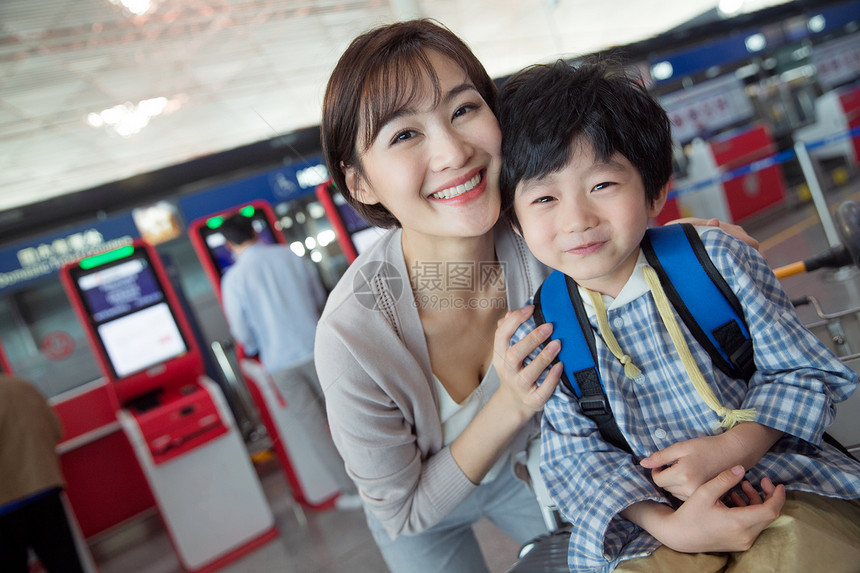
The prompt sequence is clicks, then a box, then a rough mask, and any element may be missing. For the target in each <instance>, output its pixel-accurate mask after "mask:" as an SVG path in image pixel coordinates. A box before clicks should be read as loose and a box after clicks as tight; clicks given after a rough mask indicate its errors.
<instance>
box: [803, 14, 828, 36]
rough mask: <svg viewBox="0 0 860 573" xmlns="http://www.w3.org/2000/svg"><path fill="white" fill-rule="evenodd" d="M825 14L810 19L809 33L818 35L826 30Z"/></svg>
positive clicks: (807, 25) (808, 24)
mask: <svg viewBox="0 0 860 573" xmlns="http://www.w3.org/2000/svg"><path fill="white" fill-rule="evenodd" d="M825 23H826V22H825V20H824V14H818V15H817V16H813V17H812V18H810V19H809V23H807V24H806V27H807V28H809V31H810V32H812V33H813V34H816V33H818V32H820V31H822V30H823V29H824V24H825Z"/></svg>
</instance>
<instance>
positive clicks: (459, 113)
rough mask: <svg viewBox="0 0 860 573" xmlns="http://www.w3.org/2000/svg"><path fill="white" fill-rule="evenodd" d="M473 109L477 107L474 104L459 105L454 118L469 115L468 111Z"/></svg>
mask: <svg viewBox="0 0 860 573" xmlns="http://www.w3.org/2000/svg"><path fill="white" fill-rule="evenodd" d="M475 109H478V106H477V105H475V104H471V103H467V104H465V105H461V106H460V107H458V108H457V110H456V111H455V112H454V117H460V116H462V115H466V114H467V113H469V112H470V111H473V110H475Z"/></svg>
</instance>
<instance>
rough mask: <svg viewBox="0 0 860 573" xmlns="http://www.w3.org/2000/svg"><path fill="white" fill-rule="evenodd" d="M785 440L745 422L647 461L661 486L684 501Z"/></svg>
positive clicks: (645, 464)
mask: <svg viewBox="0 0 860 573" xmlns="http://www.w3.org/2000/svg"><path fill="white" fill-rule="evenodd" d="M780 437H782V432H780V431H779V430H775V429H773V428H769V427H767V426H763V425H761V424H759V423H757V422H743V423H740V424H738V425H737V426H735V427H734V428H732V429H731V430H729V431H727V432H724V433H722V434H718V435H716V436H705V437H702V438H693V439H691V440H684V441H682V442H678V443H676V444H673V445H671V446H669V447H668V448H665V449H663V450H660V451H658V452H655V453H653V454H651V455H650V456H648V457H647V458H644V459H643V460H642V461H640V462H639V464H640V465H641V466H642V467H644V468H648V469H650V470H651V478H652V479H653V480H654V483H655V484H656V485H658V486H659V487H661V488H663V489H665V490H666V491H668V492H669V493H671V494H672V495H673V496H675V497H677V498H678V499H680V500H682V501H683V500H685V499H687V498H689V497H690V495H692V493H693V492H694V491H696V489H697V488H699V487H700V486H701V485H702V484H704V483H705V482H706V481H708V480H709V479H711V478H713V477H714V476H716V475H717V474H718V473H720V472H721V471H723V470H724V469H726V468H730V467H732V466H734V465H738V464H740V465H742V466H744V467H747V468H751V467H753V466H755V465H756V464H757V463H758V462H759V460H760V459H761V458H762V456H763V455H764V454H765V453H767V451H768V450H770V448H771V447H773V445H774V444H775V443H776V442H777V440H779V438H780Z"/></svg>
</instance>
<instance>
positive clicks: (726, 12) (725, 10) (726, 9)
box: [717, 0, 744, 16]
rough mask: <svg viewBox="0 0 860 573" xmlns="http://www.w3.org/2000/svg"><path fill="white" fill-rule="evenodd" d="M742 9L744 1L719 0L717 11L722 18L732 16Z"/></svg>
mask: <svg viewBox="0 0 860 573" xmlns="http://www.w3.org/2000/svg"><path fill="white" fill-rule="evenodd" d="M743 7H744V0H720V3H719V4H718V5H717V9H718V10H719V11H720V13H721V14H722V15H723V16H734V15H735V14H737V13H738V12H740V11H741V8H743Z"/></svg>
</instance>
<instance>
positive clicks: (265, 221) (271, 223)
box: [189, 202, 340, 510]
mask: <svg viewBox="0 0 860 573" xmlns="http://www.w3.org/2000/svg"><path fill="white" fill-rule="evenodd" d="M237 211H238V212H240V213H241V214H243V215H244V216H246V217H248V218H250V219H251V221H252V224H253V226H254V229H255V230H256V231H257V236H258V238H259V240H261V241H263V242H265V243H269V244H273V243H276V242H277V243H285V240H284V237H283V235H282V234H281V233H280V232H278V231H276V229H275V220H274V214H273V212H272V210H271V207H269V205H268V204H267V203H265V202H254V203H251V204H246V205H244V206H242V207H241V208H239V209H232V210H229V211H225V212H221V213H216V214H213V215H211V216H209V217H205V218H202V219H198V220H196V221H194V222H193V223H191V225H190V226H189V234H190V236H191V243H192V245H193V246H194V250H195V251H196V253H197V256H198V257H199V259H200V262H201V264H202V265H203V268H204V270H205V271H206V275H207V276H208V277H209V280H210V281H211V282H212V286H213V288H214V289H215V292H216V293H217V295H218V300H221V277H223V276H224V273H225V272H226V271H227V269H228V268H229V267H230V266H231V265H232V264H233V263H234V258H233V254H232V253H231V251H230V250H229V249H227V247H226V241H225V239H224V235H223V234H222V233H221V231H220V230H219V227H220V226H221V224H222V223H223V221H224V218H225V217H226V216H229V215H232V214H233V213H235V212H237ZM284 328H289V325H286V324H285V325H284ZM236 354H237V358H238V361H239V367H240V370H241V371H242V374H243V376H244V378H245V380H246V382H247V383H248V390H249V392H250V394H251V397H252V398H253V400H254V403H255V404H256V406H257V409H258V410H259V412H260V418H261V419H262V421H263V424H264V426H265V427H266V431H267V432H268V434H269V436H270V438H271V440H272V446H273V448H274V450H275V453H276V454H277V456H278V460H279V461H280V463H281V467H282V468H283V469H284V474H285V475H286V478H287V481H288V482H289V484H290V487H291V489H292V492H293V498H294V499H295V500H296V501H297V502H298V503H300V504H302V505H304V506H306V507H309V508H312V509H316V510H323V509H330V508H331V507H332V506H333V505H334V502H335V500H336V498H337V496H338V494H339V493H340V489H339V487H338V485H337V482H336V481H335V479H334V478H333V477H332V476H331V475H330V473H329V471H328V470H326V468H325V466H324V465H323V464H322V462H321V461H320V458H319V456H318V455H317V454H316V452H315V451H314V449H313V448H312V446H311V442H310V441H309V440H308V439H307V436H306V435H305V434H304V428H302V427H301V426H300V425H298V424H297V423H296V422H295V421H294V419H293V416H291V411H290V404H288V403H287V402H286V401H285V400H284V398H283V396H282V395H281V393H280V392H279V391H278V387H277V386H276V385H275V383H274V381H273V380H272V378H271V377H270V376H269V375H268V373H267V372H266V371H265V370H264V369H263V366H262V364H260V362H259V360H257V359H256V358H253V357H249V356H246V355H245V353H244V350H243V349H242V348H241V346H240V345H238V344H237V351H236Z"/></svg>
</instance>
